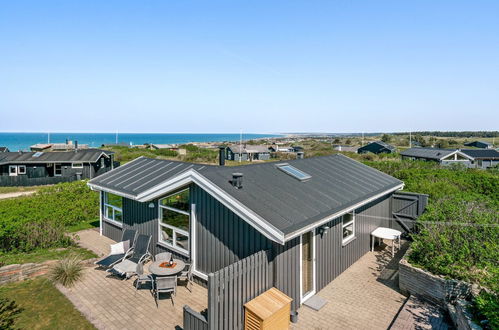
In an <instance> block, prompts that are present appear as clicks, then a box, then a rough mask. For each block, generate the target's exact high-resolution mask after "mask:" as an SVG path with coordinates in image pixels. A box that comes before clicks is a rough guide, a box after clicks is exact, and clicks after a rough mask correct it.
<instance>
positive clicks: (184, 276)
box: [177, 264, 192, 292]
mask: <svg viewBox="0 0 499 330" xmlns="http://www.w3.org/2000/svg"><path fill="white" fill-rule="evenodd" d="M177 279H179V280H182V281H186V282H187V283H186V286H185V287H186V288H187V290H189V291H191V292H192V289H189V284H190V285H191V288H192V264H185V268H184V270H182V271H181V272H180V275H178V277H177Z"/></svg>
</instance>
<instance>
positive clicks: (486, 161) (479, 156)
mask: <svg viewBox="0 0 499 330" xmlns="http://www.w3.org/2000/svg"><path fill="white" fill-rule="evenodd" d="M400 155H401V157H402V159H411V160H425V161H434V162H438V163H439V164H440V165H443V166H448V165H453V164H460V165H463V166H465V167H468V168H480V169H486V168H489V167H495V166H497V165H499V152H497V151H496V150H493V149H438V148H410V149H407V150H404V151H402V152H401V153H400Z"/></svg>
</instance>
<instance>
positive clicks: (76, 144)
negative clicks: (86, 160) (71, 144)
mask: <svg viewBox="0 0 499 330" xmlns="http://www.w3.org/2000/svg"><path fill="white" fill-rule="evenodd" d="M75 150H78V140H75Z"/></svg>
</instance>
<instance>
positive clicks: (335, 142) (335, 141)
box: [333, 138, 341, 144]
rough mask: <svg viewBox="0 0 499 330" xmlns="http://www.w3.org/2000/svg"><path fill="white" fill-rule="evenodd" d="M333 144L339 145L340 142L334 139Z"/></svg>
mask: <svg viewBox="0 0 499 330" xmlns="http://www.w3.org/2000/svg"><path fill="white" fill-rule="evenodd" d="M333 143H334V144H340V143H341V140H340V139H338V138H336V139H334V141H333Z"/></svg>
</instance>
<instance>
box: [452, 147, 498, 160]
mask: <svg viewBox="0 0 499 330" xmlns="http://www.w3.org/2000/svg"><path fill="white" fill-rule="evenodd" d="M461 152H462V153H463V154H466V155H468V156H470V157H472V158H474V159H499V152H498V151H497V150H494V149H461Z"/></svg>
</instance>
